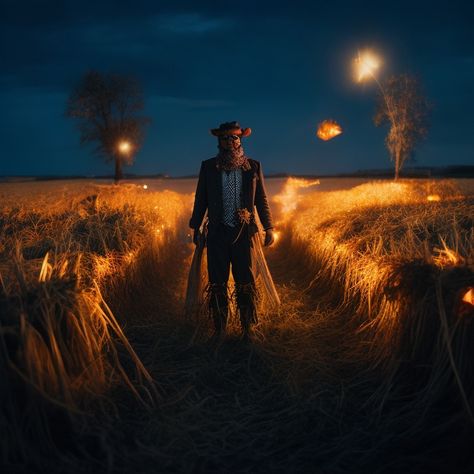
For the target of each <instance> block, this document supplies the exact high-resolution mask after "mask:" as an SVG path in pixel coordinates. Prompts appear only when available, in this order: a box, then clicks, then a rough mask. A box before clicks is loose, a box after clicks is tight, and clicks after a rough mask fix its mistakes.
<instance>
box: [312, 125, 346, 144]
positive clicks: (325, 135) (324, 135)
mask: <svg viewBox="0 0 474 474" xmlns="http://www.w3.org/2000/svg"><path fill="white" fill-rule="evenodd" d="M341 133H342V128H341V126H340V125H339V124H338V123H337V122H335V121H334V120H324V121H323V122H321V123H320V124H319V126H318V130H317V132H316V135H317V136H318V138H320V139H321V140H324V141H325V142H327V141H328V140H331V139H332V138H334V137H337V136H338V135H340V134H341Z"/></svg>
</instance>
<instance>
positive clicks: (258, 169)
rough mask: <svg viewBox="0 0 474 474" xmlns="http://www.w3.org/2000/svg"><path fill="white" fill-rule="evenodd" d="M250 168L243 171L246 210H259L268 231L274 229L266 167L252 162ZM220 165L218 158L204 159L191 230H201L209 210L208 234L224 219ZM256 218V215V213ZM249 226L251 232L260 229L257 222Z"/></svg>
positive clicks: (250, 161) (243, 199) (254, 161)
mask: <svg viewBox="0 0 474 474" xmlns="http://www.w3.org/2000/svg"><path fill="white" fill-rule="evenodd" d="M248 160H249V164H250V169H249V170H248V171H245V170H242V191H241V192H242V194H241V196H242V207H244V208H247V209H248V211H250V212H251V213H254V211H255V207H256V208H257V212H258V217H259V218H260V222H261V223H262V225H263V228H264V229H265V230H267V229H270V228H272V227H273V220H272V214H271V212H270V206H269V205H268V200H267V194H266V192H265V185H264V182H263V173H262V166H261V164H260V162H259V161H256V160H252V159H250V158H249V159H248ZM221 173H222V172H221V170H220V169H218V168H217V166H216V158H210V159H209V160H204V161H203V162H202V163H201V170H200V171H199V180H198V184H197V188H196V195H195V198H194V208H193V214H192V216H191V219H190V221H189V227H191V228H192V229H197V228H199V227H200V225H201V223H202V220H203V218H204V214H205V212H206V209H207V211H208V212H207V214H208V217H209V229H208V232H209V233H212V232H213V230H214V229H215V228H217V226H218V225H219V222H220V221H221V218H222V211H223V203H222V175H221ZM252 215H254V214H252ZM252 224H253V225H251V226H249V228H250V233H253V232H255V231H256V230H257V227H256V225H255V223H254V222H253V223H252Z"/></svg>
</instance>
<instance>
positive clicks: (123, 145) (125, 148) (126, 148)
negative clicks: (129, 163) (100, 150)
mask: <svg viewBox="0 0 474 474" xmlns="http://www.w3.org/2000/svg"><path fill="white" fill-rule="evenodd" d="M118 150H119V152H120V153H121V154H122V155H128V154H129V153H130V151H131V150H132V145H131V143H130V142H128V141H126V140H122V141H121V142H120V143H119V144H118Z"/></svg>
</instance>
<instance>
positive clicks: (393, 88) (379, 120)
mask: <svg viewBox="0 0 474 474" xmlns="http://www.w3.org/2000/svg"><path fill="white" fill-rule="evenodd" d="M430 112H431V105H430V104H429V103H428V101H427V100H426V98H425V96H424V94H423V92H422V90H421V85H420V82H419V81H418V80H417V79H416V78H415V77H413V76H410V75H408V74H401V75H399V76H392V77H389V78H388V79H386V80H385V81H384V83H383V84H382V85H381V87H380V91H379V94H378V98H377V106H376V112H375V116H374V123H375V125H376V126H377V127H378V126H380V125H384V124H386V123H387V124H389V126H390V129H389V131H388V135H387V137H386V139H385V143H386V145H387V148H388V151H389V152H390V157H391V159H392V161H394V162H395V179H396V180H397V179H398V177H399V175H400V170H401V168H402V166H403V163H404V162H405V161H406V160H407V159H409V158H410V157H411V156H412V155H413V153H414V150H415V147H416V146H417V145H418V144H419V143H420V142H421V141H422V140H423V139H424V138H426V136H427V134H428V125H429V123H428V121H429V115H430Z"/></svg>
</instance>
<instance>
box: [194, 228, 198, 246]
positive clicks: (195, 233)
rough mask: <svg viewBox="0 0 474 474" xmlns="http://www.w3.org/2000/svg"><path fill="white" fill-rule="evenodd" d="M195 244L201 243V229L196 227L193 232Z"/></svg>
mask: <svg viewBox="0 0 474 474" xmlns="http://www.w3.org/2000/svg"><path fill="white" fill-rule="evenodd" d="M193 244H194V245H198V244H199V229H194V233H193Z"/></svg>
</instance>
